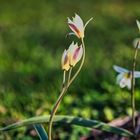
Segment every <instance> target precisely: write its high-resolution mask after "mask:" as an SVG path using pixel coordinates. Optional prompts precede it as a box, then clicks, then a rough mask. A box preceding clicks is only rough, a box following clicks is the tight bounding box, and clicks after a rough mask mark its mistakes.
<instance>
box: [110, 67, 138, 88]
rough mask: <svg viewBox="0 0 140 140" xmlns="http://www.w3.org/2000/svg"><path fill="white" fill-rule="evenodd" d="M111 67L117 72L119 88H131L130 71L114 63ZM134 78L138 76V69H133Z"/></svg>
mask: <svg viewBox="0 0 140 140" xmlns="http://www.w3.org/2000/svg"><path fill="white" fill-rule="evenodd" d="M113 68H114V70H115V71H116V72H118V73H119V74H118V76H117V84H119V85H120V87H121V88H124V87H127V88H128V89H131V86H132V85H131V84H132V83H131V80H132V71H129V70H127V69H125V68H122V67H119V66H116V65H114V66H113ZM134 78H140V72H139V71H134Z"/></svg>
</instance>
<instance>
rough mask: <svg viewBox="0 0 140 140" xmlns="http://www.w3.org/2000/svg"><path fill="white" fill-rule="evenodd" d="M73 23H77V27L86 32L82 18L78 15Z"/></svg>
mask: <svg viewBox="0 0 140 140" xmlns="http://www.w3.org/2000/svg"><path fill="white" fill-rule="evenodd" d="M73 22H74V23H75V26H76V27H77V28H78V29H79V30H80V31H83V30H84V23H83V20H82V19H81V17H80V16H79V15H77V14H75V18H74V19H73Z"/></svg>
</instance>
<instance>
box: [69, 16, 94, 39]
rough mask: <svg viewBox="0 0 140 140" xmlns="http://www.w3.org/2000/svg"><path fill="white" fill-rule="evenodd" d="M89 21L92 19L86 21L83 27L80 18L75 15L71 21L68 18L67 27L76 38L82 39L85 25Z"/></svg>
mask: <svg viewBox="0 0 140 140" xmlns="http://www.w3.org/2000/svg"><path fill="white" fill-rule="evenodd" d="M91 20H92V18H91V19H90V20H88V21H87V22H86V24H85V25H84V23H83V20H82V19H81V17H80V16H79V15H77V14H75V17H73V19H72V20H71V19H70V18H68V25H69V27H70V29H71V30H72V31H73V33H74V34H75V35H76V36H77V37H78V38H84V31H85V28H86V26H87V24H88V23H89V22H90V21H91ZM73 33H72V34H73Z"/></svg>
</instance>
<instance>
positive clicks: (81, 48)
mask: <svg viewBox="0 0 140 140" xmlns="http://www.w3.org/2000/svg"><path fill="white" fill-rule="evenodd" d="M78 49H79V50H78V51H79V52H78V54H77V58H76V63H77V62H79V61H80V59H81V58H82V55H83V47H82V46H80V47H78ZM75 51H76V50H75Z"/></svg>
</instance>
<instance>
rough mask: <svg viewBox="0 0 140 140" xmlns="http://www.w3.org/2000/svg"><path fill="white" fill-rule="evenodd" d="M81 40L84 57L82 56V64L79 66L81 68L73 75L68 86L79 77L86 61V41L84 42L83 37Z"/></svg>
mask: <svg viewBox="0 0 140 140" xmlns="http://www.w3.org/2000/svg"><path fill="white" fill-rule="evenodd" d="M81 42H82V46H83V57H82V61H81V64H80V66H79V69H78V70H77V71H76V73H75V74H74V75H73V77H72V78H71V80H70V81H69V83H68V85H67V86H68V87H69V86H70V85H71V83H72V82H73V81H74V79H75V78H76V77H77V75H78V74H79V72H80V71H81V69H82V67H83V64H84V61H85V43H84V40H83V38H82V39H81Z"/></svg>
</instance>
